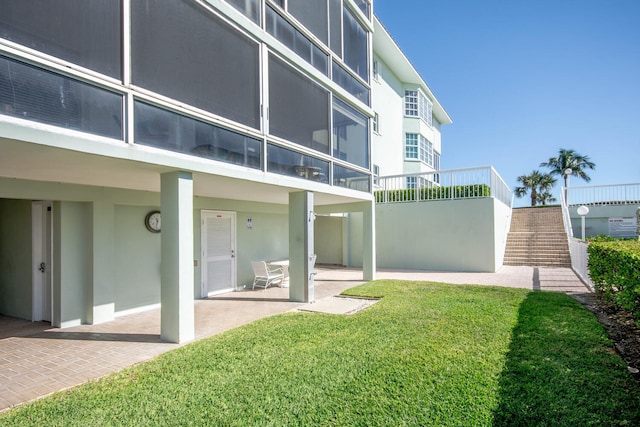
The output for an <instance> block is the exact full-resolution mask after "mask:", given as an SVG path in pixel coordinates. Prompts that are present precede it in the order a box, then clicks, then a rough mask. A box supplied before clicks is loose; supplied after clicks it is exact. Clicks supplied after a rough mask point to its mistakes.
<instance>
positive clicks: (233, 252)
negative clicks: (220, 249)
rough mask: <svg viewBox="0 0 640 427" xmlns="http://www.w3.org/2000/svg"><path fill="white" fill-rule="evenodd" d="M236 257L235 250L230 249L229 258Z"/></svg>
mask: <svg viewBox="0 0 640 427" xmlns="http://www.w3.org/2000/svg"><path fill="white" fill-rule="evenodd" d="M235 257H236V251H234V250H231V258H235Z"/></svg>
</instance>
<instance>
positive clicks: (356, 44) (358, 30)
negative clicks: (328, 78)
mask: <svg viewBox="0 0 640 427" xmlns="http://www.w3.org/2000/svg"><path fill="white" fill-rule="evenodd" d="M368 58H369V48H368V43H367V32H366V31H365V30H364V28H362V26H361V25H360V23H359V22H358V20H357V19H356V18H355V17H354V16H353V15H352V14H351V12H349V10H348V9H347V8H345V9H344V63H345V64H347V66H349V68H351V69H352V70H353V71H354V72H355V73H356V74H357V75H359V76H360V77H362V78H363V79H364V81H366V82H368V81H369V67H368Z"/></svg>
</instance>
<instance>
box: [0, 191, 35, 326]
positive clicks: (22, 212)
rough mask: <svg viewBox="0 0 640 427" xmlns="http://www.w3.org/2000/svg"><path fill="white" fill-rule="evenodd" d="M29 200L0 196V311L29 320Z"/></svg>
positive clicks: (30, 289) (30, 287) (30, 292)
mask: <svg viewBox="0 0 640 427" xmlns="http://www.w3.org/2000/svg"><path fill="white" fill-rule="evenodd" d="M31 282H32V279H31V201H30V200H9V199H0V313H3V314H5V315H7V316H12V317H18V318H23V319H29V320H31V311H32V307H31V305H32V304H31V296H32V284H31Z"/></svg>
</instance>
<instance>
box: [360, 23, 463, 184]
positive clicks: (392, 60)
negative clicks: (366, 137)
mask: <svg viewBox="0 0 640 427" xmlns="http://www.w3.org/2000/svg"><path fill="white" fill-rule="evenodd" d="M371 93H372V108H373V110H374V118H373V121H372V122H373V124H372V128H373V129H372V130H373V133H372V147H373V155H372V160H373V171H374V173H375V174H376V175H377V176H391V175H402V174H415V173H421V172H429V171H434V170H440V169H441V168H440V157H441V154H442V137H441V127H442V126H443V125H447V124H450V123H451V122H452V121H451V118H450V117H449V115H448V114H447V112H446V111H445V110H444V108H443V107H442V105H441V104H440V102H438V100H437V99H436V97H435V95H434V94H433V93H432V91H431V89H429V86H428V85H427V84H426V83H425V81H424V79H423V78H422V77H421V76H420V74H419V73H418V72H417V71H416V69H415V68H414V67H413V65H412V64H411V62H410V61H409V59H408V58H407V57H406V56H405V55H404V54H403V53H402V50H401V49H400V47H399V46H398V45H397V44H396V42H395V41H394V40H393V38H392V37H391V35H390V34H389V32H388V31H387V30H386V29H385V28H384V26H383V25H382V23H381V22H380V21H379V20H378V19H377V18H374V33H373V61H372V79H371ZM407 179H411V178H407ZM408 184H409V187H412V186H415V185H418V183H415V182H414V183H408Z"/></svg>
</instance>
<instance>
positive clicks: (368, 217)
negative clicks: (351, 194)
mask: <svg viewBox="0 0 640 427" xmlns="http://www.w3.org/2000/svg"><path fill="white" fill-rule="evenodd" d="M362 216H363V219H362V276H363V277H362V278H363V280H376V268H377V267H376V205H375V202H374V201H371V202H365V203H364V204H363V210H362Z"/></svg>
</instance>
